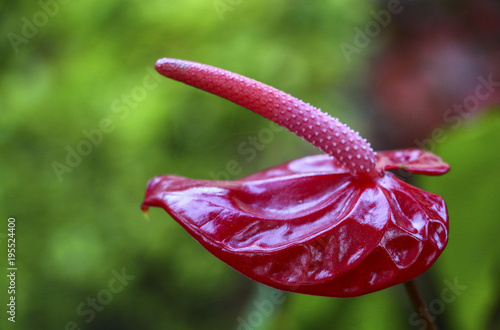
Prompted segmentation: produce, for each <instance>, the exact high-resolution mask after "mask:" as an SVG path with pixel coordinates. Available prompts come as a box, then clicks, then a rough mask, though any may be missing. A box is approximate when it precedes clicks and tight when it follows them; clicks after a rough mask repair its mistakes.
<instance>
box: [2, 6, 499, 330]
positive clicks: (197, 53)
mask: <svg viewBox="0 0 500 330" xmlns="http://www.w3.org/2000/svg"><path fill="white" fill-rule="evenodd" d="M0 6H1V10H0V31H1V38H0V72H1V75H0V118H1V120H0V145H1V160H0V219H1V221H0V244H1V246H2V249H1V250H2V251H3V252H1V253H0V267H1V268H0V269H1V271H0V292H1V294H0V297H1V304H0V305H1V306H3V307H2V308H1V310H0V313H1V314H0V315H2V316H1V324H0V328H1V329H10V328H15V329H78V328H79V329H291V330H294V329H297V330H299V329H421V328H422V323H420V322H419V321H418V320H417V318H416V317H415V315H414V311H413V309H412V307H411V304H410V302H409V300H408V298H407V296H406V294H405V291H404V289H403V287H402V286H396V287H392V288H389V289H386V290H383V291H380V292H377V293H373V294H370V295H366V296H362V297H358V298H351V299H334V298H324V297H313V296H305V295H299V294H293V293H283V294H281V293H280V292H277V291H275V290H272V289H269V288H267V287H264V286H262V285H259V284H256V283H254V282H252V281H251V280H249V279H247V278H245V277H244V276H242V275H240V274H239V273H237V272H236V271H234V270H232V269H231V268H229V267H228V266H226V265H225V264H223V263H222V262H220V261H219V260H217V259H216V258H215V257H213V256H212V255H210V254H209V253H208V252H206V251H205V250H204V249H203V248H201V247H200V246H199V245H198V244H197V243H196V242H195V241H194V240H192V239H191V238H190V237H189V236H188V235H187V234H186V233H185V232H184V231H183V230H182V229H181V227H180V226H179V225H178V224H177V223H175V222H174V221H173V220H172V219H171V218H170V217H169V216H168V215H167V214H166V213H165V212H164V211H163V210H157V209H152V210H150V212H149V217H150V220H146V219H145V217H144V216H143V214H142V212H141V210H140V205H141V202H142V198H143V196H144V191H145V187H146V183H147V181H148V180H149V179H150V178H152V177H153V176H156V175H160V174H166V173H173V174H179V175H183V176H188V177H194V178H207V179H210V178H223V176H227V177H228V178H230V179H234V178H236V177H240V176H244V175H247V174H251V173H253V172H256V171H258V170H261V169H264V168H267V167H270V166H273V165H276V164H279V163H281V162H285V161H288V160H291V159H294V158H298V157H302V156H305V155H309V154H314V153H318V152H319V151H318V150H316V149H314V148H313V147H311V146H310V145H309V144H307V143H306V142H304V141H302V140H301V139H299V138H297V137H295V136H294V135H293V134H291V133H289V132H285V131H283V132H279V133H276V134H274V135H273V136H272V139H271V140H266V142H265V143H262V145H263V148H260V149H262V150H257V149H255V150H254V151H255V157H249V154H242V153H241V152H239V151H238V147H239V146H240V145H241V144H242V143H248V141H249V139H251V138H255V137H257V138H259V135H258V134H259V132H260V130H261V129H263V128H264V127H269V122H268V121H267V120H265V119H263V118H261V117H259V116H257V115H255V114H253V113H251V112H250V111H246V110H244V109H243V108H241V107H239V106H236V105H234V104H232V103H230V102H228V101H225V100H222V99H219V98H217V97H215V96H212V95H209V94H207V93H204V92H201V91H198V90H195V89H193V88H191V87H188V86H185V85H183V84H180V83H177V82H173V81H169V80H167V79H163V78H162V77H161V76H159V75H157V74H156V73H155V72H154V71H152V69H153V66H154V63H155V61H156V60H157V59H158V58H161V57H175V58H182V59H187V60H193V61H197V62H202V63H207V64H211V65H214V66H218V67H222V68H225V69H228V70H231V71H234V72H237V73H240V74H243V75H246V76H248V77H251V78H254V79H257V80H260V81H263V82H265V83H267V84H270V85H272V86H275V87H277V88H279V89H281V90H284V91H286V92H289V93H291V94H292V95H295V96H297V97H299V98H301V99H303V100H305V101H306V102H310V103H311V104H314V105H316V106H318V107H320V108H322V109H323V110H324V111H327V112H329V113H330V114H332V115H333V116H336V117H339V118H340V119H341V120H342V121H343V122H346V123H348V124H349V125H350V126H351V127H353V128H354V129H356V130H359V131H360V132H361V134H362V135H363V136H365V137H367V138H368V139H369V140H371V141H372V144H373V145H374V146H376V148H377V149H387V148H399V147H423V148H427V149H429V150H431V151H433V152H435V153H437V154H438V155H440V156H441V157H442V158H443V159H444V160H445V161H447V162H449V163H450V165H451V168H452V170H451V172H450V173H448V174H446V175H445V176H443V177H419V176H412V177H411V179H412V180H413V182H414V183H415V184H416V185H418V186H420V187H422V188H424V189H426V190H429V191H431V192H434V193H438V194H440V195H442V196H443V197H444V198H445V200H446V201H447V204H448V208H449V213H450V241H449V245H448V247H447V248H446V250H445V252H444V253H443V254H442V256H441V257H440V258H439V259H438V261H437V262H436V263H435V264H434V266H433V267H432V268H431V269H430V270H429V271H428V272H427V273H425V274H424V275H422V276H420V277H419V278H418V279H417V283H418V285H419V287H420V288H421V290H422V293H423V295H424V298H425V300H426V302H427V303H428V304H429V308H430V310H431V314H432V315H433V316H434V317H436V322H437V324H438V325H439V326H440V328H441V329H458V330H460V329H499V328H500V315H499V309H500V284H499V281H498V279H499V278H500V245H499V240H498V235H499V234H500V221H499V220H500V219H499V214H500V203H499V199H500V193H499V189H500V188H499V187H500V173H499V169H498V168H499V163H500V153H499V148H498V141H499V139H500V115H499V114H498V112H497V111H496V110H498V106H497V104H498V101H499V99H500V98H499V94H500V93H499V92H500V52H499V49H500V37H499V35H500V28H499V26H500V25H499V21H500V14H499V13H500V9H499V7H500V4H499V2H498V1H493V0H488V1H487V0H479V1H472V0H470V1H401V2H400V1H396V0H391V1H370V0H352V1H347V0H329V1H321V2H308V1H300V0H293V1H273V2H269V1H256V0H254V1H247V0H220V1H219V0H208V1H201V0H183V1H178V0H164V1H149V2H145V3H143V2H140V1H114V0H112V1H104V2H103V1H93V0H90V1H83V2H78V1H70V0H64V1H63V0H41V1H40V2H33V1H10V2H8V1H2V2H1V3H0ZM381 11H382V12H381ZM383 11H385V14H384V12H383ZM485 82H486V83H485ZM479 86H483V87H481V88H480V87H479ZM478 88H480V93H479V94H478ZM250 158H251V159H250ZM249 159H250V160H249ZM232 161H236V162H237V163H238V164H239V165H240V167H239V170H238V173H236V174H237V175H235V173H228V172H227V164H228V163H229V162H232ZM9 217H14V218H15V219H16V244H17V246H16V261H17V263H16V266H17V267H18V271H17V273H16V274H17V277H16V302H17V305H16V307H17V309H16V312H17V313H16V323H15V324H12V323H11V322H8V321H6V315H7V314H6V310H7V308H6V304H7V302H8V299H9V298H8V294H7V287H8V282H7V278H6V275H7V270H6V267H7V238H8V236H7V233H8V231H7V228H8V227H7V219H8V218H9Z"/></svg>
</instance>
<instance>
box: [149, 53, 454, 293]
mask: <svg viewBox="0 0 500 330" xmlns="http://www.w3.org/2000/svg"><path fill="white" fill-rule="evenodd" d="M156 69H157V70H158V71H159V72H160V73H161V74H163V75H165V76H167V77H169V78H173V79H176V80H179V81H182V82H185V83H187V84H189V85H192V86H195V87H198V88H200V89H203V90H206V91H209V92H211V93H214V94H216V95H219V96H222V97H225V98H227V99H229V100H231V101H233V102H235V103H238V104H240V105H243V106H245V107H247V108H248V109H250V110H252V111H254V112H256V113H259V114H261V115H263V116H265V117H267V118H269V119H271V120H273V121H275V122H276V123H278V124H280V125H282V126H284V127H287V128H288V129H290V130H291V131H293V132H295V133H297V135H299V136H301V137H303V138H304V139H306V140H307V141H309V142H311V143H313V144H314V145H316V146H318V147H319V148H320V149H322V150H323V151H325V152H326V153H327V154H322V155H315V156H308V157H304V158H301V159H297V160H293V161H290V162H288V163H285V164H282V165H279V166H276V167H272V168H270V169H267V170H264V171H261V172H258V173H255V174H253V175H250V176H247V177H244V178H242V179H239V180H234V181H213V180H193V179H188V178H185V177H181V176H176V175H163V176H158V177H155V178H153V179H151V180H150V182H149V183H148V187H147V191H146V196H145V200H144V203H143V205H142V209H143V210H144V211H147V209H148V208H149V207H150V206H157V207H162V208H164V209H165V210H166V211H167V212H168V213H169V214H170V215H171V216H172V217H173V218H174V219H175V220H176V221H177V222H178V223H179V224H180V225H181V226H182V227H184V228H185V229H186V230H187V231H188V233H189V234H190V235H191V236H192V237H193V238H195V239H196V240H197V241H198V242H199V243H200V244H201V245H202V246H204V247H205V248H206V249H207V250H208V251H209V252H211V253H212V254H213V255H215V256H216V257H217V258H219V259H220V260H222V261H224V262H225V263H227V264H228V265H229V266H231V267H233V268H234V269H236V270H237V271H239V272H241V273H243V274H244V275H246V276H248V277H249V278H251V279H254V280H256V281H258V282H260V283H263V284H266V285H269V286H272V287H274V288H277V289H281V290H286V291H292V292H299V293H305V294H312V295H320V296H330V297H353V296H359V295H362V294H366V293H370V292H374V291H377V290H381V289H384V288H387V287H389V286H392V285H395V284H399V283H402V282H406V281H408V280H411V279H413V278H414V277H416V276H418V275H420V274H421V273H423V272H425V271H426V270H427V269H428V268H429V267H430V266H431V265H432V264H433V263H434V261H435V260H436V259H437V258H438V257H439V255H440V254H441V252H442V251H443V249H444V248H445V246H446V243H447V240H448V214H447V209H446V205H445V203H444V201H443V199H442V198H441V197H440V196H438V195H435V194H432V193H429V192H426V191H423V190H421V189H419V188H416V187H414V186H412V185H409V184H407V183H405V182H403V181H401V180H399V179H398V178H396V176H395V175H394V174H392V173H391V172H389V171H388V170H390V169H403V170H405V171H408V172H412V173H418V174H427V175H440V174H444V173H446V172H447V171H448V170H449V166H448V165H447V164H446V163H444V162H443V161H442V160H441V159H440V158H439V157H438V156H436V155H433V154H431V153H429V152H426V151H422V150H418V149H405V150H394V151H382V152H378V153H374V152H373V151H372V149H371V147H370V145H369V143H368V142H366V140H364V139H362V138H361V137H360V136H359V134H358V133H356V132H354V131H352V130H351V129H350V128H348V127H347V126H345V125H344V124H342V123H339V122H338V120H336V119H334V118H332V117H330V116H329V115H327V114H326V113H323V112H321V111H320V110H319V109H317V108H314V107H312V106H311V105H309V104H306V103H304V102H302V101H300V100H298V99H296V98H294V97H292V96H290V95H288V94H286V93H284V92H281V91H279V90H277V89H275V88H272V87H270V86H267V85H264V84H262V83H259V82H257V81H255V80H252V79H249V78H246V77H242V76H239V75H237V74H234V73H231V72H228V71H225V70H221V69H218V68H214V67H210V66H207V65H203V64H198V63H194V62H188V61H181V60H174V59H162V60H159V61H158V62H157V64H156Z"/></svg>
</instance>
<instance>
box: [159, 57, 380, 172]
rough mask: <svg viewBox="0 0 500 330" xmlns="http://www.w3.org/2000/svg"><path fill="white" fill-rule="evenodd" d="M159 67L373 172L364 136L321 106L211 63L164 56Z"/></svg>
mask: <svg viewBox="0 0 500 330" xmlns="http://www.w3.org/2000/svg"><path fill="white" fill-rule="evenodd" d="M155 67H156V70H157V71H158V72H159V73H160V74H162V75H164V76H166V77H168V78H171V79H175V80H178V81H181V82H183V83H186V84H188V85H191V86H193V87H196V88H199V89H202V90H204V91H207V92H209V93H212V94H215V95H218V96H221V97H223V98H225V99H227V100H229V101H232V102H234V103H236V104H239V105H241V106H243V107H245V108H247V109H249V110H252V111H253V112H256V113H258V114H260V115H262V116H264V117H266V118H267V119H270V120H272V121H274V122H275V123H277V124H278V125H281V126H283V127H286V128H287V129H288V130H290V131H292V132H294V133H295V134H297V135H298V136H300V137H302V138H304V139H305V140H306V141H308V142H310V143H312V144H313V145H315V146H316V147H318V148H320V149H321V150H323V151H324V152H325V153H327V154H330V155H331V156H333V157H335V159H336V160H337V161H338V162H340V163H341V164H342V165H343V166H344V167H345V168H346V169H348V170H349V172H351V173H352V174H357V173H370V172H372V171H373V170H374V168H375V153H374V152H373V150H372V148H371V147H370V144H369V143H368V142H367V141H366V140H365V139H363V138H361V136H360V135H359V134H358V133H357V132H355V131H353V130H352V129H351V128H349V127H348V126H347V125H345V124H343V123H341V122H340V121H339V120H338V119H336V118H333V117H331V116H330V115H328V114H327V113H324V112H322V111H321V110H320V109H318V108H315V107H313V106H311V105H310V104H307V103H305V102H303V101H301V100H299V99H297V98H295V97H293V96H291V95H289V94H287V93H285V92H282V91H280V90H278V89H276V88H274V87H271V86H268V85H265V84H263V83H261V82H258V81H256V80H253V79H250V78H247V77H244V76H241V75H238V74H236V73H233V72H230V71H226V70H222V69H219V68H215V67H212V66H209V65H205V64H200V63H195V62H189V61H184V60H177V59H169V58H163V59H160V60H158V61H157V62H156V65H155Z"/></svg>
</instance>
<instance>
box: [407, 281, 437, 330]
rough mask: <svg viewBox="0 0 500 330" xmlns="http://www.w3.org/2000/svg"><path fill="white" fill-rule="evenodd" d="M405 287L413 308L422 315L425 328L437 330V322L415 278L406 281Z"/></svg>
mask: <svg viewBox="0 0 500 330" xmlns="http://www.w3.org/2000/svg"><path fill="white" fill-rule="evenodd" d="M405 289H406V292H407V293H408V296H409V297H410V300H411V303H412V304H413V308H414V309H415V311H416V312H417V313H418V314H419V315H420V317H421V318H422V321H423V323H424V326H425V329H428V330H437V328H436V324H435V323H434V321H433V319H432V316H431V315H430V314H429V309H428V308H427V306H426V305H425V303H424V299H423V298H422V295H421V294H420V291H419V290H418V288H417V285H416V283H415V279H412V280H410V281H408V282H405Z"/></svg>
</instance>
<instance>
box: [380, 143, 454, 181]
mask: <svg viewBox="0 0 500 330" xmlns="http://www.w3.org/2000/svg"><path fill="white" fill-rule="evenodd" d="M376 161H377V166H376V168H377V169H378V170H391V169H398V168H401V169H404V170H406V171H408V172H411V173H416V174H427V175H441V174H445V173H447V172H448V171H449V170H450V166H449V165H448V164H447V163H445V162H443V160H442V159H441V158H440V157H439V156H436V155H435V154H433V153H431V152H429V151H425V150H420V149H401V150H390V151H378V152H377V155H376Z"/></svg>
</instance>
